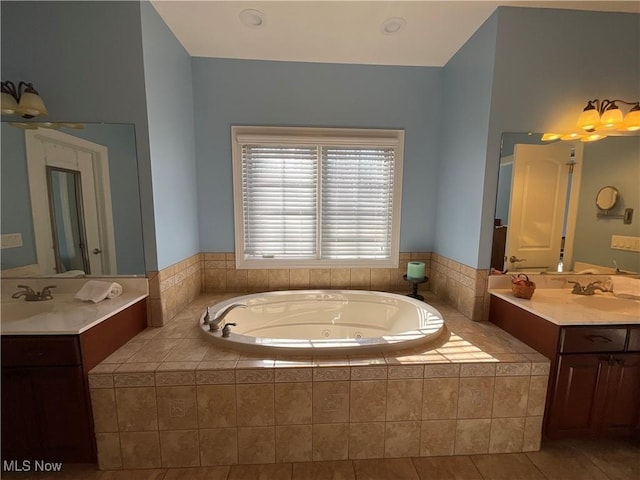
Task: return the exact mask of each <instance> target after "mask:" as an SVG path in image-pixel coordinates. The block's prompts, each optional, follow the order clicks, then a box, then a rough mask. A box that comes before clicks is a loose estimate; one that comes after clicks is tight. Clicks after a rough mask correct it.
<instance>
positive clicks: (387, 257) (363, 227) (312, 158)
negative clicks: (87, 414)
mask: <svg viewBox="0 0 640 480" xmlns="http://www.w3.org/2000/svg"><path fill="white" fill-rule="evenodd" d="M233 128H234V129H242V128H246V129H250V130H251V131H250V132H249V133H247V134H242V133H237V132H235V134H234V135H233V148H234V194H235V200H234V202H235V207H234V208H235V212H236V264H237V266H238V267H240V268H242V267H252V268H267V267H269V268H278V266H280V265H282V266H307V267H312V266H314V265H318V266H323V265H324V266H368V265H370V266H388V267H390V266H393V265H397V260H398V259H397V257H398V250H399V248H398V240H399V223H400V222H399V220H400V219H399V216H400V209H399V206H400V205H399V203H400V201H399V199H400V193H401V192H400V187H401V185H400V182H399V179H400V178H401V175H402V170H401V166H402V132H401V131H386V130H385V131H383V132H385V133H386V136H383V137H382V138H380V137H376V136H375V134H374V133H372V132H378V131H369V130H367V131H361V130H358V131H357V133H358V134H359V135H356V136H350V135H348V134H345V133H344V132H345V131H344V130H337V129H317V130H318V131H316V130H315V129H304V132H302V133H301V134H300V135H296V133H297V130H298V129H295V128H292V129H276V130H277V133H278V134H277V135H268V134H267V135H265V134H258V133H256V132H255V131H256V130H260V128H261V127H233ZM262 128H265V129H267V130H271V129H270V128H269V127H262ZM319 130H321V132H319ZM232 131H233V130H232ZM336 131H337V132H338V133H337V134H336ZM310 132H311V134H310ZM346 132H347V133H353V131H352V130H349V131H346ZM362 132H366V134H363V133H362ZM389 132H392V133H393V134H395V135H396V136H395V137H394V136H393V135H391V134H390V133H389ZM321 133H327V135H321Z"/></svg>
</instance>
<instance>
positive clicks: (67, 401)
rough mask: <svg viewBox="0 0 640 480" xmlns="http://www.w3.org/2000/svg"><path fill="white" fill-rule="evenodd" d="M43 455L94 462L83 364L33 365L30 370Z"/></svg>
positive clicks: (46, 457)
mask: <svg viewBox="0 0 640 480" xmlns="http://www.w3.org/2000/svg"><path fill="white" fill-rule="evenodd" d="M31 378H32V380H31V381H32V389H33V394H34V399H35V401H36V402H37V417H38V420H39V421H38V426H39V431H40V438H41V441H42V448H43V456H44V458H45V459H47V460H52V461H74V462H92V461H94V460H95V456H94V453H93V441H92V437H93V432H92V429H91V424H92V419H91V414H90V412H89V402H88V399H87V392H86V390H85V385H84V379H83V374H82V367H79V366H78V367H61V368H42V369H34V370H33V371H32V374H31Z"/></svg>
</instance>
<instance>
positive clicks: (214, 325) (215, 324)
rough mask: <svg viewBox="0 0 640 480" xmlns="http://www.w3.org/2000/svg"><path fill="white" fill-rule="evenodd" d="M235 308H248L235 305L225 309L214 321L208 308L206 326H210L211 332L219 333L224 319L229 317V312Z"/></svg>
mask: <svg viewBox="0 0 640 480" xmlns="http://www.w3.org/2000/svg"><path fill="white" fill-rule="evenodd" d="M234 308H247V306H246V305H245V304H244V303H233V304H231V305H229V306H228V307H227V308H225V309H224V310H223V311H222V312H220V313H218V314H217V315H216V316H215V317H214V318H213V319H212V318H211V317H210V316H209V308H208V307H207V313H206V314H205V316H204V322H203V323H204V324H205V325H209V331H210V332H217V331H218V330H220V324H221V323H222V322H223V320H224V317H226V316H227V315H229V312H231V310H233V309H234Z"/></svg>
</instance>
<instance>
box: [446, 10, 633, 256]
mask: <svg viewBox="0 0 640 480" xmlns="http://www.w3.org/2000/svg"><path fill="white" fill-rule="evenodd" d="M604 39H606V41H605V40H604ZM639 86H640V15H637V14H624V13H604V12H585V11H575V10H553V9H535V8H509V7H501V8H499V9H498V31H497V42H496V50H495V70H494V78H493V89H492V100H491V109H490V122H489V128H488V131H485V134H488V139H487V140H488V141H487V142H486V143H487V149H486V156H485V158H484V159H482V158H477V159H475V160H476V161H479V162H484V163H485V167H484V168H485V174H484V185H483V188H482V194H481V195H480V196H478V197H475V195H474V197H473V199H471V200H472V201H474V202H482V205H483V207H482V212H481V218H482V226H481V230H480V232H472V234H471V235H469V243H479V247H478V259H477V262H476V264H477V266H478V268H488V267H489V263H490V254H491V240H492V233H493V218H494V217H493V215H494V210H495V201H496V197H495V194H496V185H497V179H498V166H499V156H500V138H501V134H502V132H518V131H519V132H528V131H532V132H553V131H567V130H571V129H572V128H573V127H574V126H575V122H576V120H577V118H578V115H579V113H580V112H581V111H582V109H583V108H584V106H585V104H586V101H587V100H588V99H593V98H624V99H631V100H633V99H635V100H637V99H638V95H639V93H640V92H639ZM487 132H488V133H487ZM471 163H472V162H471V161H469V164H470V165H469V168H474V167H475V164H473V165H471ZM465 170H466V167H463V168H461V169H460V171H459V173H460V175H461V176H462V175H463V173H464V171H465ZM474 191H475V190H474ZM441 207H442V206H440V208H441ZM458 255H459V254H458ZM453 258H457V257H453ZM472 266H473V265H472Z"/></svg>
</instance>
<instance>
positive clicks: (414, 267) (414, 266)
mask: <svg viewBox="0 0 640 480" xmlns="http://www.w3.org/2000/svg"><path fill="white" fill-rule="evenodd" d="M407 278H413V279H421V280H422V279H423V278H424V263H423V262H409V263H408V264H407Z"/></svg>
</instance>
